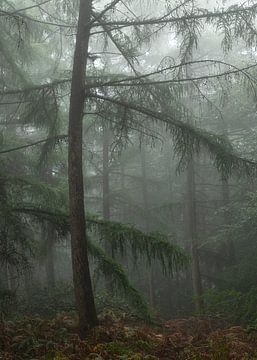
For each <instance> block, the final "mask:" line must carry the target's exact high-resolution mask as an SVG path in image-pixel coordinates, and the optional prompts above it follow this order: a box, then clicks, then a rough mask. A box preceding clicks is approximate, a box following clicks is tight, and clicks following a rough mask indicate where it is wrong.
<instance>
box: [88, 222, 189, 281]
mask: <svg viewBox="0 0 257 360" xmlns="http://www.w3.org/2000/svg"><path fill="white" fill-rule="evenodd" d="M87 222H88V224H89V226H90V228H91V230H95V231H96V232H97V233H98V234H99V236H100V240H102V241H103V240H106V241H108V242H109V243H110V244H111V248H112V251H113V253H114V254H121V255H124V254H126V253H127V252H128V249H130V250H131V252H132V256H133V260H134V261H135V262H136V261H137V260H138V259H139V258H142V257H144V258H146V260H147V261H148V263H149V265H151V264H153V262H154V261H155V260H158V261H160V264H161V266H162V269H163V272H164V273H165V274H170V275H173V273H174V272H177V271H179V270H181V269H183V268H185V267H186V266H187V265H188V264H189V257H188V256H187V255H186V254H185V252H184V251H183V250H182V249H181V248H179V247H178V246H176V245H174V244H172V243H171V242H170V239H169V238H168V237H167V236H165V235H164V234H161V233H151V234H146V233H143V232H142V231H140V230H138V229H136V228H135V227H133V226H129V225H124V224H121V223H117V222H111V221H105V220H101V219H97V218H94V217H90V216H88V217H87Z"/></svg>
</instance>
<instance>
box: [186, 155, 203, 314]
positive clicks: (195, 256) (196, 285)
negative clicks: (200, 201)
mask: <svg viewBox="0 0 257 360" xmlns="http://www.w3.org/2000/svg"><path fill="white" fill-rule="evenodd" d="M187 211H188V237H189V240H190V244H191V254H192V281H193V291H194V298H195V307H196V310H197V311H198V312H199V311H201V310H202V309H203V305H204V304H203V300H202V294H203V290H202V279H201V272H200V260H199V251H198V246H199V245H198V233H197V218H196V202H195V170H194V160H193V159H191V160H190V161H189V164H188V169H187Z"/></svg>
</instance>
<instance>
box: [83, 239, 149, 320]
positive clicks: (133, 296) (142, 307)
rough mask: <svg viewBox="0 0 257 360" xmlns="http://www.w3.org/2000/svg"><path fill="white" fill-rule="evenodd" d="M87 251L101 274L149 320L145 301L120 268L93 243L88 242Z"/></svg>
mask: <svg viewBox="0 0 257 360" xmlns="http://www.w3.org/2000/svg"><path fill="white" fill-rule="evenodd" d="M88 249H89V252H90V254H91V255H93V256H94V258H95V259H96V261H97V263H98V266H99V268H100V269H101V271H102V273H103V274H104V275H105V276H106V277H107V278H108V277H111V279H112V280H113V282H114V284H115V285H116V286H117V287H118V288H119V289H121V290H122V291H123V292H124V294H125V296H126V298H127V299H128V300H129V301H130V302H131V304H132V305H133V306H134V307H135V308H136V309H138V310H139V312H140V314H141V315H142V316H143V317H144V318H145V319H148V320H150V318H151V315H150V312H149V309H148V307H147V305H146V303H145V301H144V300H143V299H142V297H141V296H140V294H139V293H138V291H137V290H136V289H135V288H134V287H133V286H132V285H131V284H130V282H129V281H128V278H127V276H126V274H125V271H124V269H123V268H122V266H121V265H120V264H118V263H117V262H116V261H114V260H113V259H112V258H110V257H108V256H107V255H106V254H105V252H104V251H103V250H102V248H100V247H99V246H97V245H96V244H95V243H94V242H92V241H88Z"/></svg>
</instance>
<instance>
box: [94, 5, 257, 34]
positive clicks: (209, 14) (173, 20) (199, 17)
mask: <svg viewBox="0 0 257 360" xmlns="http://www.w3.org/2000/svg"><path fill="white" fill-rule="evenodd" d="M256 9H257V4H255V5H252V6H249V7H238V8H237V9H235V8H233V9H231V10H226V11H215V12H207V11H206V12H204V13H201V14H191V15H184V16H180V17H172V18H169V19H166V18H164V17H161V18H153V19H144V20H134V21H127V20H120V21H106V22H103V23H101V24H100V25H101V26H102V25H105V26H116V27H117V26H119V27H123V28H124V27H129V26H143V25H160V24H172V23H178V22H186V21H195V20H203V19H206V20H207V19H211V18H221V17H224V16H231V15H238V14H241V13H245V12H252V11H254V10H256ZM94 26H99V25H97V24H95V25H94ZM116 29H117V28H116Z"/></svg>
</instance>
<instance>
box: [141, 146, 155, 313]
mask: <svg viewBox="0 0 257 360" xmlns="http://www.w3.org/2000/svg"><path fill="white" fill-rule="evenodd" d="M141 170H142V195H143V208H144V213H145V231H146V232H149V230H150V226H149V223H150V222H149V202H148V198H149V194H148V184H147V173H146V158H145V148H144V146H142V148H141ZM148 290H149V299H150V305H151V307H154V304H155V294H154V277H153V268H152V265H151V268H150V269H149V272H148Z"/></svg>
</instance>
